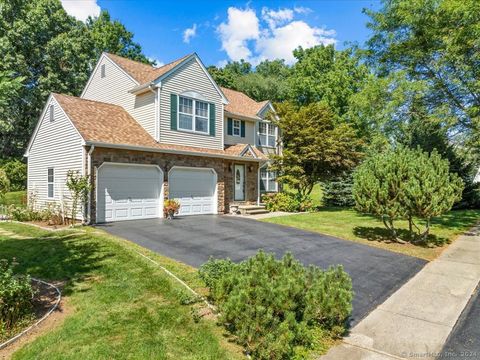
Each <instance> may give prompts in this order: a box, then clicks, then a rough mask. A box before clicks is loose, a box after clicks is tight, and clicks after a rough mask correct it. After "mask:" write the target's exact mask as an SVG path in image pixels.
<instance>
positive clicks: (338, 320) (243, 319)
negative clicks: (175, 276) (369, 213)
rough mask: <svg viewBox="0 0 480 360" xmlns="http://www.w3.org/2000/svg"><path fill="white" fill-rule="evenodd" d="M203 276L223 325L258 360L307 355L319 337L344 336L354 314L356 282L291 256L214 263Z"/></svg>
mask: <svg viewBox="0 0 480 360" xmlns="http://www.w3.org/2000/svg"><path fill="white" fill-rule="evenodd" d="M200 276H201V277H202V278H203V279H204V280H205V282H206V283H207V284H208V287H209V289H210V294H211V297H212V299H213V301H214V302H215V303H216V304H217V306H218V308H219V311H220V314H221V317H220V321H221V323H222V324H223V325H224V326H225V327H226V328H227V329H228V330H229V331H230V332H231V333H232V334H234V335H235V336H236V337H237V339H238V341H239V343H240V344H241V345H243V346H244V347H245V348H246V350H247V352H248V353H249V354H250V355H252V356H253V357H254V358H255V359H291V358H295V357H296V356H299V354H303V353H305V351H306V350H307V349H311V348H312V346H313V344H314V342H315V340H314V338H315V337H316V336H315V334H318V333H319V331H320V333H321V332H322V331H324V332H329V333H330V334H331V333H333V332H335V333H336V334H338V333H341V332H343V330H344V326H345V323H346V320H347V318H348V316H349V315H350V313H351V310H352V298H353V292H352V282H351V279H350V277H349V276H348V274H347V273H345V272H344V271H343V268H342V267H341V266H337V267H331V268H329V269H328V270H322V269H320V268H318V267H315V266H309V267H304V266H303V265H302V264H301V263H300V262H299V261H297V260H296V259H294V257H293V256H292V255H291V254H286V255H285V256H284V257H283V258H282V259H281V260H276V259H275V257H274V255H273V254H266V253H264V252H263V251H260V252H259V253H257V254H256V255H255V256H253V257H251V258H249V259H248V260H245V261H243V262H241V263H239V264H235V263H232V262H231V261H229V260H226V261H225V260H212V259H210V260H209V261H208V262H207V263H205V264H204V265H202V267H201V268H200ZM339 329H340V330H339Z"/></svg>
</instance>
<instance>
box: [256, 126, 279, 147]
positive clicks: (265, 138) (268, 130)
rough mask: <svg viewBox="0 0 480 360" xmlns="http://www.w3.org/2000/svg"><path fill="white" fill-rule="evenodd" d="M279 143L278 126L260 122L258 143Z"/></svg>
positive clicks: (274, 144) (264, 144) (266, 144)
mask: <svg viewBox="0 0 480 360" xmlns="http://www.w3.org/2000/svg"><path fill="white" fill-rule="evenodd" d="M276 144H277V127H276V126H275V125H273V124H271V123H266V122H260V123H258V145H259V146H268V147H275V146H276Z"/></svg>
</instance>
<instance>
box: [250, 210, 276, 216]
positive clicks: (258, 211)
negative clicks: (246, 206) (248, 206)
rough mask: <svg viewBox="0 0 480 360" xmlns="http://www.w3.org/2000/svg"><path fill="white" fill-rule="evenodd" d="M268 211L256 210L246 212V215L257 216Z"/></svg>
mask: <svg viewBox="0 0 480 360" xmlns="http://www.w3.org/2000/svg"><path fill="white" fill-rule="evenodd" d="M269 212H270V211H268V210H267V209H257V210H249V211H247V213H246V214H247V215H259V214H268V213H269Z"/></svg>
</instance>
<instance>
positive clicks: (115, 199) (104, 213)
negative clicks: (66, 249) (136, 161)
mask: <svg viewBox="0 0 480 360" xmlns="http://www.w3.org/2000/svg"><path fill="white" fill-rule="evenodd" d="M98 179H99V180H98V202H97V221H99V222H103V221H118V220H130V219H145V218H153V217H160V216H162V211H161V207H162V202H161V200H160V196H161V193H162V192H161V188H162V183H163V181H162V180H163V174H162V173H161V171H160V170H159V169H158V168H157V167H154V166H129V165H118V164H106V165H104V166H102V167H101V168H100V169H99V172H98Z"/></svg>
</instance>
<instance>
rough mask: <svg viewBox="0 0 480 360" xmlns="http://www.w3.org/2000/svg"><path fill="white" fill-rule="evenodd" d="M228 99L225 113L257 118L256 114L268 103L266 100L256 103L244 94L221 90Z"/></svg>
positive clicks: (226, 89) (225, 89)
mask: <svg viewBox="0 0 480 360" xmlns="http://www.w3.org/2000/svg"><path fill="white" fill-rule="evenodd" d="M221 89H222V91H223V93H224V94H225V96H226V97H227V99H228V102H229V104H227V105H225V111H228V112H229V113H232V114H237V115H242V116H247V117H251V118H258V112H259V111H260V110H261V109H262V108H263V107H264V106H265V105H266V104H267V103H268V100H266V101H261V102H257V101H255V100H253V99H252V98H250V97H248V96H247V95H245V94H244V93H242V92H240V91H236V90H232V89H228V88H224V87H222V88H221Z"/></svg>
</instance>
